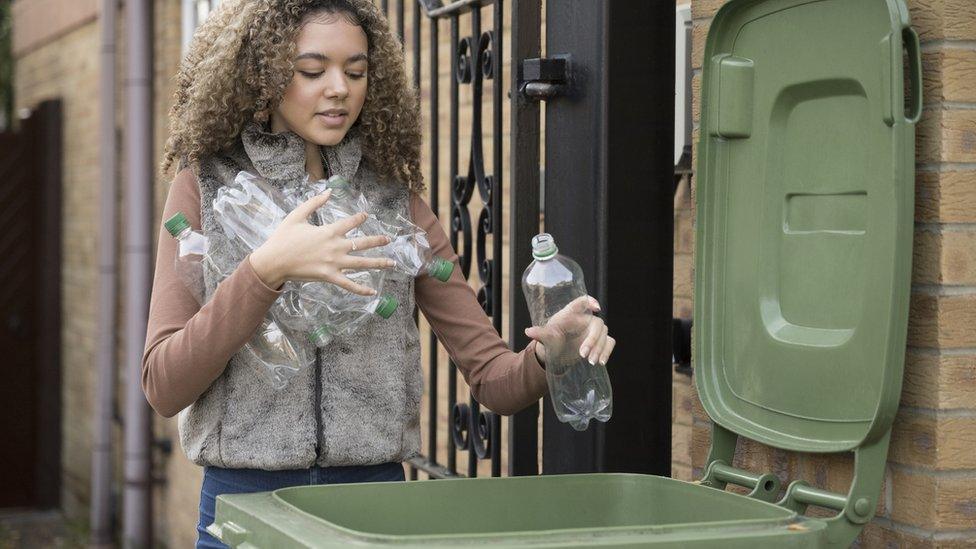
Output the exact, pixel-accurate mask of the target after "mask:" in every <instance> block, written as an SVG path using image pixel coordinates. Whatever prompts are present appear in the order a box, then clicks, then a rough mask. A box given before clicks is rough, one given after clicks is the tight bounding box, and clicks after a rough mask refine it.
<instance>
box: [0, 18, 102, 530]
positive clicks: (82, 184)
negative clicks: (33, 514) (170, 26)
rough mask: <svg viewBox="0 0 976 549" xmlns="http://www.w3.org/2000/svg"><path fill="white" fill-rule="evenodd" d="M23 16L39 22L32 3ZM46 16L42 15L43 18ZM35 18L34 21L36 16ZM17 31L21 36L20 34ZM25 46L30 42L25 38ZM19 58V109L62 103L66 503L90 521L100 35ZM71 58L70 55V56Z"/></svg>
mask: <svg viewBox="0 0 976 549" xmlns="http://www.w3.org/2000/svg"><path fill="white" fill-rule="evenodd" d="M13 7H14V12H13V13H14V14H15V17H18V19H16V20H15V21H16V23H15V25H14V28H15V29H17V28H18V26H17V25H18V23H19V22H20V19H19V17H22V16H25V14H26V16H27V17H29V18H30V17H34V15H36V13H35V12H33V11H32V10H29V9H26V8H27V7H28V6H27V2H24V1H21V2H16V3H14V6H13ZM41 15H43V14H41ZM30 20H33V19H30ZM15 32H19V31H15ZM19 41H20V43H21V44H23V43H27V42H30V41H29V40H26V37H25V35H23V34H20V39H19ZM23 51H24V53H22V54H20V55H18V56H17V57H16V66H15V72H14V82H15V88H14V107H15V108H14V112H15V113H16V112H18V111H19V110H20V109H29V108H32V107H34V106H36V105H37V104H38V103H40V102H42V101H44V100H47V99H57V98H60V99H62V101H63V106H64V117H63V121H64V129H63V135H64V137H63V138H64V143H63V150H64V156H63V159H62V166H61V170H62V181H63V191H62V192H63V204H62V217H63V219H64V221H63V224H62V228H61V232H62V239H63V240H62V241H63V250H62V280H61V292H62V310H61V318H62V327H61V334H60V337H61V346H62V369H61V375H62V378H61V384H62V387H61V398H62V412H61V413H62V419H61V421H62V425H63V426H64V428H63V431H62V441H61V445H62V446H61V463H62V466H63V468H62V497H61V499H62V502H63V506H64V509H65V511H66V512H67V513H68V514H69V516H72V517H75V518H82V517H85V516H86V507H87V504H88V484H89V476H90V471H91V439H92V425H91V418H92V415H93V414H92V410H93V409H94V408H93V395H94V389H95V385H94V383H95V380H94V369H93V365H94V363H95V348H96V326H95V322H96V318H97V306H98V302H97V294H98V291H97V290H98V279H97V272H98V268H97V267H98V265H97V260H98V255H97V248H96V242H97V222H98V196H99V195H98V177H99V175H98V174H99V168H98V156H97V155H98V150H97V147H96V146H95V145H94V141H93V140H92V137H93V136H96V135H98V104H97V97H98V93H97V83H98V33H97V28H96V25H94V24H92V23H88V24H84V25H82V26H77V25H71V26H70V28H62V29H60V30H59V37H58V38H57V40H56V41H54V42H47V43H43V44H40V43H33V47H32V48H30V49H29V50H28V49H24V50H23ZM66 51H67V52H72V54H73V55H71V56H68V55H65V52H66Z"/></svg>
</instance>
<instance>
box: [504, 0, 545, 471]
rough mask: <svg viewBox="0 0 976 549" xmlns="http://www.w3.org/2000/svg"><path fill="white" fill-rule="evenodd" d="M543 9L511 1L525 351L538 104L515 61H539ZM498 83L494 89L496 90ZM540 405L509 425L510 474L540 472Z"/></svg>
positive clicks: (516, 258) (515, 335)
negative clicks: (523, 87)
mask: <svg viewBox="0 0 976 549" xmlns="http://www.w3.org/2000/svg"><path fill="white" fill-rule="evenodd" d="M541 28H542V6H541V1H540V0H512V29H511V40H512V42H511V44H512V59H513V60H515V61H514V62H513V63H512V72H513V74H514V76H515V78H512V90H511V96H512V99H511V101H512V103H511V128H512V140H511V153H510V163H511V174H512V177H511V183H510V185H511V189H512V190H511V198H510V200H511V202H510V203H509V216H510V233H509V234H511V235H512V239H511V241H510V243H509V265H511V271H510V273H509V288H511V290H510V291H509V305H508V311H509V314H510V315H512V316H511V318H510V321H509V336H508V341H509V344H510V345H512V348H513V349H523V348H525V345H526V344H527V343H528V342H529V338H528V337H527V336H526V335H525V334H524V333H523V330H524V329H525V328H526V327H528V326H530V325H531V324H532V321H531V320H530V319H529V309H528V307H527V306H526V304H525V297H524V296H523V295H522V287H521V284H522V273H523V272H524V271H525V268H526V267H528V265H529V263H530V262H531V260H532V246H531V245H530V242H529V238H531V236H532V235H534V234H536V233H537V232H538V230H539V137H540V132H539V118H540V117H539V102H538V101H534V100H531V99H528V98H526V97H523V96H522V95H521V94H520V93H519V90H518V88H519V82H520V81H521V80H522V67H521V65H519V64H518V62H517V60H519V59H527V58H534V57H539V48H540V34H541V31H540V29H541ZM500 84H501V83H500V82H496V85H500ZM538 427H539V405H538V404H533V405H531V406H529V407H528V408H526V409H525V410H522V411H521V412H519V413H517V414H515V415H514V416H512V417H511V418H509V421H508V449H509V453H508V474H509V475H510V476H517V475H536V474H538V473H539V465H538V455H537V452H538V447H539V434H538V433H539V429H538Z"/></svg>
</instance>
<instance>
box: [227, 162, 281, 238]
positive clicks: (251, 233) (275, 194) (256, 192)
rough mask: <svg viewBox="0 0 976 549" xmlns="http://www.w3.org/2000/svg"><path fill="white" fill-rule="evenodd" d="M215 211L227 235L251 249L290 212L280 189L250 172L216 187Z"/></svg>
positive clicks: (238, 175) (241, 173)
mask: <svg viewBox="0 0 976 549" xmlns="http://www.w3.org/2000/svg"><path fill="white" fill-rule="evenodd" d="M213 210H214V214H215V216H216V218H217V222H218V223H219V224H220V226H221V228H222V229H223V230H224V233H225V234H226V235H227V237H228V238H230V239H232V240H235V241H236V242H237V243H239V244H241V245H242V246H244V248H245V249H246V250H248V251H254V250H256V249H257V248H258V247H260V246H261V244H264V242H265V241H266V240H268V238H269V237H270V236H271V234H272V233H273V232H274V230H275V229H276V228H277V227H278V225H280V224H281V222H282V221H284V219H285V216H287V215H288V211H290V209H289V208H288V202H287V200H286V198H285V195H284V194H282V193H281V191H279V190H278V189H275V188H274V187H272V186H271V185H270V184H269V183H268V182H267V181H265V180H264V179H262V178H260V177H258V176H256V175H253V174H250V173H248V172H240V173H238V174H237V177H235V178H234V182H233V184H230V185H224V186H223V187H221V188H219V189H217V197H216V198H214V201H213Z"/></svg>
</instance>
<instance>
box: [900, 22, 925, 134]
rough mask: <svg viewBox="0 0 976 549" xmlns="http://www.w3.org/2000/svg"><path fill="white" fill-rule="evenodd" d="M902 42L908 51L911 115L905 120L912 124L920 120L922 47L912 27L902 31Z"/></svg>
mask: <svg viewBox="0 0 976 549" xmlns="http://www.w3.org/2000/svg"><path fill="white" fill-rule="evenodd" d="M901 35H902V42H903V43H904V44H905V48H906V49H907V50H908V72H909V74H908V76H909V78H910V79H911V83H912V91H911V94H912V96H911V110H910V111H909V113H911V115H910V116H908V117H907V118H906V120H907V121H908V122H910V123H912V124H915V123H917V122H918V121H919V120H920V119H921V118H922V47H921V44H920V43H919V39H918V33H917V32H915V29H913V28H912V27H905V28H904V29H902V33H901Z"/></svg>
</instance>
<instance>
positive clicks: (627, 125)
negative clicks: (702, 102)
mask: <svg viewBox="0 0 976 549" xmlns="http://www.w3.org/2000/svg"><path fill="white" fill-rule="evenodd" d="M380 6H381V8H382V9H383V10H384V11H385V12H386V14H387V17H388V18H389V19H390V21H391V22H393V24H394V28H395V29H396V30H397V32H398V33H399V35H400V36H401V37H403V38H404V39H405V52H406V55H407V58H408V61H409V62H410V65H411V67H412V69H413V81H414V85H415V86H417V88H418V89H419V90H420V92H421V97H422V98H423V99H424V100H426V110H425V114H426V116H427V117H428V119H429V124H430V125H429V128H428V135H427V137H428V144H427V150H426V151H425V154H426V155H427V158H426V160H427V164H428V166H429V169H430V172H429V175H428V183H429V187H430V198H429V201H430V205H431V208H432V209H433V210H434V212H438V213H439V216H440V217H441V219H445V216H443V215H440V212H441V210H440V205H441V199H442V194H445V195H446V196H445V197H444V198H447V199H448V200H449V202H450V203H449V207H448V208H447V217H446V219H449V228H448V234H449V235H450V237H451V243H452V244H453V245H454V247H455V249H456V250H457V252H458V254H459V256H460V263H461V268H462V272H463V274H464V276H465V277H466V278H469V279H470V278H471V277H472V276H477V295H478V299H479V301H480V303H481V305H482V307H483V308H484V310H485V311H486V312H487V314H488V315H489V316H491V318H492V320H493V324H494V327H495V329H496V330H498V332H499V333H503V332H502V330H503V327H505V321H506V320H507V328H508V329H507V334H505V333H503V335H507V340H508V341H509V343H510V344H511V345H512V347H513V348H515V349H521V348H523V347H524V346H525V344H526V343H528V341H527V338H526V337H525V335H524V334H523V329H524V328H525V327H526V326H528V325H529V315H528V310H527V308H526V306H525V304H524V301H523V298H522V295H521V290H520V279H521V273H522V272H523V270H524V269H525V267H526V266H527V265H528V263H529V262H530V261H531V252H530V246H529V240H530V238H531V237H532V236H533V235H534V234H536V233H538V232H539V229H540V226H542V225H543V224H544V226H545V228H546V230H547V231H548V232H551V233H553V234H554V235H555V236H556V237H557V239H559V240H560V241H561V242H563V243H564V245H561V247H562V248H563V249H564V250H565V252H566V253H568V254H569V255H571V256H574V257H576V258H577V259H579V260H580V262H581V263H582V264H583V265H584V270H585V272H586V276H587V281H588V285H589V290H590V293H591V294H592V295H594V296H596V297H597V298H598V299H599V300H600V301H601V303H602V304H603V310H604V311H605V312H604V315H605V317H606V319H607V323H608V325H609V326H610V327H611V331H612V333H613V334H614V335H615V337H617V340H618V346H617V348H616V350H615V352H614V359H613V361H612V362H611V369H610V373H611V380H612V381H613V382H614V400H615V410H616V411H615V417H614V419H613V420H611V422H610V424H608V425H602V424H601V425H598V426H596V427H591V428H590V429H589V430H588V431H587V432H584V433H576V432H574V431H572V430H571V429H569V428H568V427H566V426H565V425H563V424H560V423H558V422H556V421H555V418H554V416H553V414H552V413H551V410H550V408H551V406H550V405H549V404H548V402H546V403H545V404H544V406H545V408H546V410H547V412H546V414H545V421H544V423H545V425H544V429H545V430H544V433H545V444H544V446H545V448H544V449H543V450H544V451H543V472H547V473H548V472H576V471H634V472H652V473H656V474H665V475H667V474H669V471H670V421H671V417H670V416H671V413H670V412H671V404H670V397H671V393H670V387H671V382H670V369H671V368H670V366H671V350H670V326H671V314H670V312H671V261H672V260H671V254H672V252H671V246H672V236H671V231H672V229H671V215H672V214H671V207H672V178H673V165H672V161H673V159H672V158H671V154H672V153H671V151H672V150H673V146H672V143H673V133H674V130H673V116H674V115H673V93H674V91H673V90H674V82H673V78H674V69H673V62H674V53H673V51H674V50H673V48H674V23H673V22H674V6H673V4H668V3H667V2H656V1H655V2H648V1H647V0H614V2H612V3H611V2H609V1H606V2H604V1H603V0H547V1H545V0H454V1H453V2H444V1H443V0H393V1H391V0H380ZM611 6H612V7H611ZM418 8H419V9H418ZM543 9H545V12H546V18H547V21H546V22H545V23H546V24H545V25H544V24H543V23H544V22H543V19H542V17H543V16H542V14H543ZM408 17H409V19H410V26H409V27H407V22H408V21H407V20H408ZM506 22H508V23H507V26H508V28H506ZM444 27H447V31H448V32H449V33H450V42H449V46H448V48H449V49H448V50H447V53H448V55H447V57H448V59H443V54H442V52H440V51H439V49H440V47H439V46H440V42H441V41H440V34H441V32H442V31H443V30H445V29H444ZM544 28H545V31H546V43H547V44H548V49H549V51H550V52H553V53H551V54H550V55H549V56H548V57H546V58H543V57H542V56H541V43H542V32H543V29H544ZM423 35H426V44H425V43H424V42H425V40H424V36H423ZM504 44H508V45H509V49H510V50H511V51H510V52H506V51H504V48H503V45H504ZM643 47H646V50H645V52H643V53H642V51H641V48H643ZM425 49H426V50H427V55H426V57H427V59H426V64H425V61H424V59H422V57H424V55H423V53H424V50H425ZM635 60H636V61H635ZM448 63H449V64H450V72H449V73H447V74H446V75H444V76H443V78H446V79H448V80H449V91H448V98H447V103H448V109H447V110H448V117H449V125H448V127H449V136H448V141H447V143H446V145H447V150H446V151H443V150H442V145H444V144H443V143H442V141H441V135H440V134H441V131H440V130H441V128H440V120H441V98H440V93H441V84H442V80H441V78H442V75H441V74H440V73H441V67H442V66H444V65H446V64H448ZM506 65H507V66H506ZM425 67H426V72H427V81H426V82H422V81H421V80H422V76H423V73H424V68H425ZM640 71H644V72H640ZM611 86H612V87H611ZM618 87H619V89H620V90H621V91H620V92H619V93H618V94H617V97H618V98H619V99H617V100H616V102H614V92H615V91H616V90H617V89H618ZM625 88H632V89H630V90H626V89H625ZM665 98H666V99H668V101H664V102H663V104H661V101H662V99H665ZM543 100H545V101H548V102H549V104H547V105H546V132H545V135H546V141H545V145H546V160H545V165H546V166H547V167H549V169H547V170H546V169H543V163H542V159H541V158H540V136H541V135H542V128H541V127H540V119H541V116H540V112H541V108H540V101H543ZM647 100H650V101H652V102H653V103H654V104H653V105H644V104H643V103H644V102H646V101H647ZM635 101H636V102H637V104H638V105H639V108H636V109H634V110H633V112H630V113H628V112H627V111H626V110H627V109H628V108H632V102H635ZM506 103H507V106H508V108H509V110H510V114H509V117H508V138H509V140H510V142H509V144H508V147H507V149H508V153H509V162H508V166H509V170H508V172H507V173H509V174H511V181H507V180H506V177H505V175H506V174H505V170H504V156H505V152H506V148H505V142H504V140H505V137H506V134H505V133H504V132H505V127H504V126H505V119H504V118H503V117H504V112H505V108H506ZM487 105H490V108H489V109H488V111H489V112H488V116H485V113H484V110H485V107H486V106H487ZM462 117H463V118H464V120H463V122H462ZM486 135H490V136H491V140H490V142H491V146H490V147H489V148H488V149H489V150H487V151H486V150H485V149H486V148H485V146H484V141H485V136H486ZM618 147H619V149H618ZM444 152H446V153H447V157H448V163H447V166H446V168H447V173H443V169H442V166H441V158H442V153H444ZM462 153H463V155H462ZM462 158H464V161H462ZM540 172H544V173H545V185H544V186H543V185H541V184H540V183H541V181H540V180H541V179H542V177H541V175H540ZM611 176H614V177H615V181H614V185H613V186H611V185H609V179H610V177H611ZM655 179H657V181H655ZM635 183H636V185H635ZM543 187H544V189H545V192H544V193H543V192H541V191H542V190H543ZM444 191H447V192H444ZM475 191H477V197H475ZM543 196H548V197H549V198H548V200H547V202H548V210H547V211H543V206H544V204H543V203H542V197H543ZM609 197H613V198H612V199H610V198H609ZM503 201H504V202H506V204H507V205H506V208H505V209H503ZM445 205H446V204H445ZM640 208H643V210H644V211H645V212H647V215H646V216H645V217H644V219H632V216H633V215H634V213H635V211H639V209H640ZM506 209H507V212H506ZM618 210H619V213H617V212H618ZM506 213H507V215H506ZM543 217H544V218H545V219H544V220H543ZM543 221H544V223H543ZM628 231H636V232H639V233H640V237H639V238H634V235H633V234H627V233H628ZM611 240H614V252H615V254H618V255H615V256H614V257H612V258H611V257H610V254H609V251H610V249H609V243H610V241H611ZM506 241H507V242H506ZM503 244H507V246H508V256H507V259H508V262H507V265H506V264H505V263H504V259H505V257H503V253H504V247H503ZM618 250H619V252H618ZM506 267H507V270H506ZM610 268H612V269H613V271H610V270H609V269H610ZM641 269H643V272H639V271H640V270H641ZM472 270H474V271H475V273H476V274H474V275H473V274H472V272H471V271H472ZM611 285H612V286H613V291H611V290H610V286H611ZM506 297H507V302H505V300H506ZM615 311H617V312H615ZM428 349H430V350H432V351H430V352H428V368H427V410H426V412H427V414H426V416H427V420H426V421H427V424H428V429H427V431H426V432H425V435H426V443H427V452H426V455H423V456H419V457H417V458H415V459H413V460H411V461H410V477H411V478H412V479H416V478H417V475H418V472H419V471H423V472H425V473H427V474H428V476H430V477H431V478H445V477H451V476H477V475H478V474H479V469H487V470H488V471H482V474H484V472H490V473H489V474H491V475H492V476H498V475H501V473H502V466H503V461H504V462H507V474H508V475H530V474H538V472H539V466H538V464H539V432H540V429H539V416H540V414H539V412H540V410H539V405H538V404H536V405H533V406H530V407H529V408H528V409H526V410H524V411H522V412H520V413H518V414H516V415H514V416H512V417H511V418H509V419H508V423H507V425H506V426H505V428H506V430H507V437H506V439H507V440H506V454H505V455H504V456H503V454H502V438H503V425H502V421H501V418H500V417H499V416H498V415H497V414H494V413H492V412H490V411H488V410H482V409H481V408H480V406H479V404H478V402H477V401H475V400H474V399H473V398H469V399H467V402H460V401H459V399H458V394H457V369H456V368H455V366H454V365H453V364H450V363H449V364H448V365H447V368H446V374H447V380H446V386H445V387H441V385H442V381H443V380H442V379H440V375H441V374H442V373H445V372H443V370H442V369H441V368H439V366H440V364H439V360H438V355H439V354H441V353H440V352H439V351H438V344H437V341H436V338H435V337H434V336H433V334H431V335H430V344H429V346H428ZM442 389H446V393H447V394H446V395H442V394H440V391H441V390H442ZM445 397H446V398H445ZM441 414H443V415H442V418H444V417H446V418H447V421H446V429H445V431H446V433H445V432H441V430H440V429H439V427H441V426H442V424H443V423H444V422H442V421H439V415H441ZM613 424H616V425H619V426H620V427H619V428H614V427H613ZM442 435H446V440H445V442H446V445H444V446H443V448H444V449H446V455H445V452H444V449H442V445H440V444H439V441H440V440H441V439H440V436H442ZM459 452H467V463H466V465H462V466H460V467H459V465H458V462H457V459H458V453H459ZM485 462H487V463H488V464H489V465H488V467H486V468H479V464H481V463H485Z"/></svg>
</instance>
